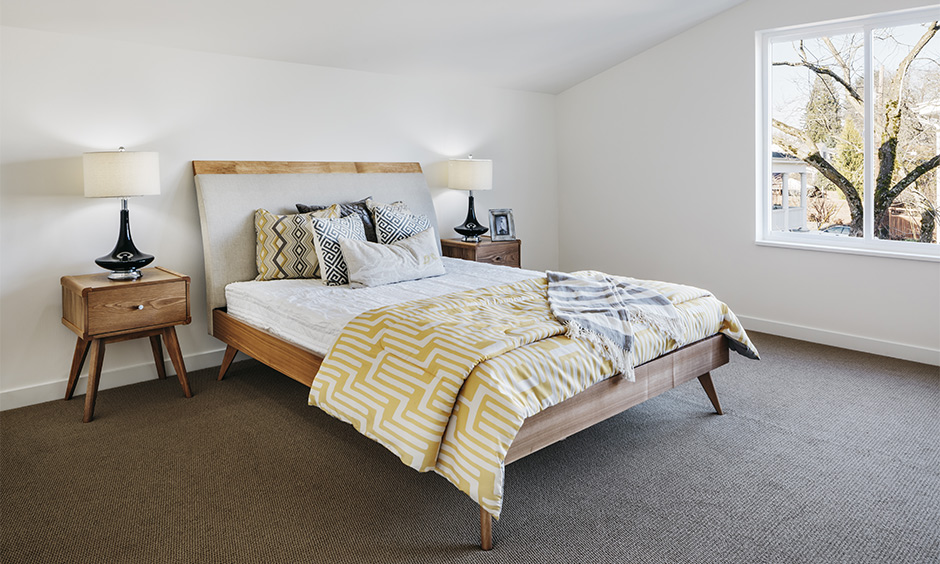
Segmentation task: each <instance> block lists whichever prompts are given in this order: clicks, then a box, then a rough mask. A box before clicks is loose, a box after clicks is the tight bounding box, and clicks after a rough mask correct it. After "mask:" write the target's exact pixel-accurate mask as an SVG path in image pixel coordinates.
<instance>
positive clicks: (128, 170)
mask: <svg viewBox="0 0 940 564" xmlns="http://www.w3.org/2000/svg"><path fill="white" fill-rule="evenodd" d="M82 165H83V168H84V175H85V197H87V198H121V223H120V231H118V240H117V244H116V245H114V250H113V251H111V253H110V254H107V255H105V256H103V257H99V258H97V259H95V264H97V265H98V266H100V267H101V268H104V269H105V270H110V271H111V274H109V275H108V278H110V279H111V280H136V279H137V278H140V276H141V273H140V270H139V269H141V268H143V267H145V266H147V265H148V264H150V263H151V262H153V255H148V254H146V253H142V252H140V251H138V250H137V247H135V246H134V241H133V240H132V239H131V221H130V214H129V212H128V210H127V199H128V198H129V197H132V196H152V195H157V194H159V193H160V159H159V154H158V153H145V152H133V151H125V150H124V147H121V148H120V149H119V150H118V151H110V152H102V153H85V154H84V155H82Z"/></svg>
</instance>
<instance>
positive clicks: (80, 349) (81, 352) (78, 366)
mask: <svg viewBox="0 0 940 564" xmlns="http://www.w3.org/2000/svg"><path fill="white" fill-rule="evenodd" d="M90 345H91V340H90V339H89V340H87V341H86V340H84V339H82V338H81V337H79V338H78V340H77V341H75V353H74V354H72V369H71V370H69V383H68V385H67V386H66V387H65V399H72V394H74V393H75V384H78V374H79V372H81V371H82V366H83V365H84V364H85V357H86V356H88V347H89V346H90Z"/></svg>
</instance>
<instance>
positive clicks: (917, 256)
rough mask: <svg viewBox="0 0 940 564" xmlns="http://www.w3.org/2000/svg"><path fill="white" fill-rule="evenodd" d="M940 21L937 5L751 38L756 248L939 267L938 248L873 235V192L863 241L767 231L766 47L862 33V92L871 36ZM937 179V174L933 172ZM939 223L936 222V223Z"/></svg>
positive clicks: (870, 101)
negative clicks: (754, 96)
mask: <svg viewBox="0 0 940 564" xmlns="http://www.w3.org/2000/svg"><path fill="white" fill-rule="evenodd" d="M938 17H940V13H938V11H937V7H936V6H930V7H927V8H917V9H913V10H903V11H899V12H890V13H886V14H877V15H873V16H865V17H859V18H850V19H845V20H838V21H831V22H824V23H818V24H808V25H799V26H791V27H785V28H777V29H771V30H763V31H758V32H757V34H756V47H757V49H756V51H757V61H756V62H757V68H756V71H757V72H756V76H757V81H758V83H757V88H756V92H757V100H756V102H757V104H756V108H757V143H756V147H757V167H756V170H757V175H758V176H757V183H756V184H757V198H756V205H757V210H756V234H755V242H756V244H758V245H764V246H773V247H787V248H797V249H805V250H812V251H828V252H838V253H850V254H861V255H870V256H886V257H897V258H904V259H912V260H926V261H933V262H940V244H937V243H919V242H913V241H889V240H884V239H879V238H877V237H875V236H874V232H875V229H874V213H873V211H872V210H873V209H874V190H865V194H864V201H863V208H864V210H865V224H864V235H863V236H862V237H831V236H827V235H819V234H814V233H790V232H784V231H773V230H771V211H772V209H771V201H772V200H771V198H772V194H771V179H772V175H771V172H772V171H771V146H772V144H773V141H772V131H773V128H772V125H771V92H772V84H771V72H770V71H771V63H772V61H771V53H772V49H771V43H772V42H781V41H787V40H799V39H809V38H813V37H823V36H832V35H840V34H847V33H863V34H864V40H865V49H864V55H863V56H864V58H865V76H864V80H865V92H872V82H873V78H872V77H873V64H872V50H871V42H872V31H873V30H875V29H879V28H883V27H892V26H901V25H909V24H916V23H921V22H924V21H933V20H935V19H937V18H938ZM873 107H874V97H873V96H865V123H864V134H865V163H864V171H863V172H864V183H865V186H874V167H875V162H876V159H875V158H870V156H872V157H873V156H874V155H875V152H876V151H877V148H876V147H875V141H874V126H873V119H874V118H873V116H874V113H873ZM938 174H940V173H938ZM938 223H940V220H938Z"/></svg>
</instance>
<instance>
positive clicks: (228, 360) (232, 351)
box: [216, 345, 238, 381]
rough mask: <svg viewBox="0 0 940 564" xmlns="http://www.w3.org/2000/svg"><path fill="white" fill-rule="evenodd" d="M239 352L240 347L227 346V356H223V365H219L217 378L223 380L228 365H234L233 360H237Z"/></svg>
mask: <svg viewBox="0 0 940 564" xmlns="http://www.w3.org/2000/svg"><path fill="white" fill-rule="evenodd" d="M236 354H238V349H236V348H235V347H233V346H232V345H229V346H227V347H225V356H224V357H222V366H221V367H219V377H218V378H217V379H216V380H218V381H221V380H222V378H224V377H225V373H226V372H228V367H229V366H231V365H232V361H233V360H235V355H236Z"/></svg>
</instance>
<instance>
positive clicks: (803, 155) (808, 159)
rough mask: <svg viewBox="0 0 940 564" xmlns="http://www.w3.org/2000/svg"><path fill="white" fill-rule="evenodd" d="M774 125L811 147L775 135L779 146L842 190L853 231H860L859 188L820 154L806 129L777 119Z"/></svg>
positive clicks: (861, 215)
mask: <svg viewBox="0 0 940 564" xmlns="http://www.w3.org/2000/svg"><path fill="white" fill-rule="evenodd" d="M773 125H774V127H776V128H777V129H778V130H780V131H782V132H784V133H786V134H787V135H791V136H793V137H796V138H798V139H800V140H801V141H802V142H803V146H804V147H808V148H809V149H808V150H807V149H805V148H803V147H797V146H795V145H793V144H792V143H790V142H788V141H787V140H786V139H784V138H783V137H782V136H774V143H775V144H776V145H777V146H778V147H781V148H782V149H784V150H785V151H787V152H789V153H790V154H791V155H793V156H795V157H797V158H798V159H800V160H802V161H803V162H805V163H807V164H808V165H810V166H812V167H813V168H815V169H816V170H818V171H819V173H820V174H822V175H823V176H824V177H825V178H826V179H827V180H829V182H832V183H833V184H834V185H835V187H836V188H837V189H838V190H839V191H840V192H842V195H843V196H845V201H846V202H847V203H848V204H849V212H850V213H851V214H852V229H853V231H858V232H860V231H861V230H862V227H863V225H862V224H863V214H862V199H861V196H859V191H858V189H856V187H855V185H854V184H852V181H851V180H849V179H848V178H846V177H845V176H844V175H843V174H842V173H841V172H839V171H838V170H837V169H836V167H834V166H832V163H830V162H829V161H827V160H826V159H824V158H823V156H822V155H820V154H819V151H818V150H817V149H816V144H815V143H813V142H812V140H811V139H810V138H809V135H808V134H807V133H806V132H805V131H803V130H802V129H798V128H796V127H793V126H792V125H788V124H786V123H784V122H782V121H780V120H777V119H775V120H773Z"/></svg>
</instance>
